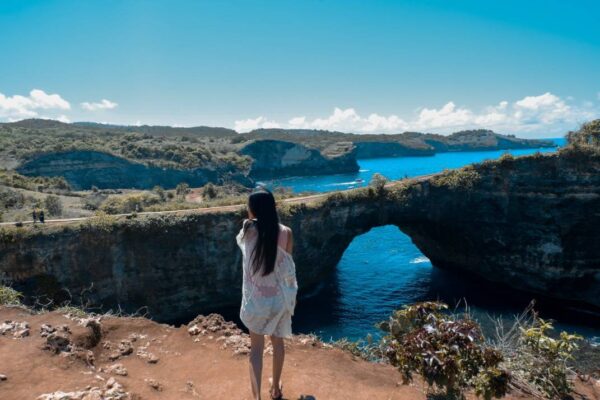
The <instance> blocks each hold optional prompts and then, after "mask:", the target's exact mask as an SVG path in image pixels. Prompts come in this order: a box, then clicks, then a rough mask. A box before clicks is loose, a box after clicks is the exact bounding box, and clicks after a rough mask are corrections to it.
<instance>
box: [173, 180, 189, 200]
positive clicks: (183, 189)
mask: <svg viewBox="0 0 600 400" xmlns="http://www.w3.org/2000/svg"><path fill="white" fill-rule="evenodd" d="M189 191H190V185H188V184H187V183H185V182H181V183H180V184H179V185H177V187H176V188H175V193H177V196H179V197H181V198H184V197H185V195H186V194H188V193H189Z"/></svg>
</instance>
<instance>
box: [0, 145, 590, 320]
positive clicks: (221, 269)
mask: <svg viewBox="0 0 600 400" xmlns="http://www.w3.org/2000/svg"><path fill="white" fill-rule="evenodd" d="M598 210H600V160H599V159H598V158H597V157H589V158H588V159H584V160H581V159H580V158H569V157H559V156H533V157H524V158H519V159H514V160H513V159H505V160H502V161H499V162H492V163H484V164H482V165H479V166H477V167H475V168H473V167H470V168H467V169H464V170H459V171H455V172H451V173H446V174H442V175H439V176H434V177H430V178H425V179H415V180H407V181H403V182H400V183H398V184H396V185H394V186H392V187H388V188H387V189H385V191H383V192H381V193H377V191H376V190H374V189H360V190H354V191H348V192H345V193H334V194H331V195H329V196H327V197H326V199H324V200H317V201H312V202H309V203H306V204H302V203H301V204H293V205H282V212H281V215H282V219H283V222H284V223H285V224H287V225H290V226H291V227H292V229H293V231H294V236H295V250H294V258H295V260H296V264H297V269H298V271H297V272H298V278H299V282H300V285H301V288H309V287H311V286H314V285H316V284H318V283H319V282H321V281H322V280H323V279H324V277H325V276H326V275H327V274H329V273H331V271H332V270H333V268H335V266H336V265H337V263H338V262H339V260H340V258H341V257H342V255H343V253H344V251H345V250H346V248H347V247H348V245H349V244H350V243H351V241H352V240H353V238H354V237H356V236H358V235H360V234H363V233H365V232H367V231H369V230H370V229H372V228H373V227H377V226H384V225H390V224H392V225H396V226H398V227H399V228H400V230H401V231H403V232H404V233H406V234H407V235H408V236H410V238H411V239H412V241H413V242H414V244H415V245H416V246H417V247H418V248H419V250H420V251H421V252H422V253H423V254H424V255H425V256H427V257H428V258H429V259H430V260H431V262H432V263H433V264H434V265H435V266H437V267H442V268H448V269H452V270H455V271H463V272H465V271H466V272H468V273H472V274H476V275H479V276H481V277H484V278H485V279H487V280H489V281H493V282H499V283H502V284H506V285H510V286H511V287H514V288H516V289H520V290H526V291H530V292H535V293H541V294H543V295H546V296H550V297H555V298H558V299H566V300H570V301H575V302H578V303H582V304H587V305H591V306H594V307H600V300H599V299H600V246H597V243H599V242H600V230H598V229H597V228H598V226H600V213H598ZM243 216H244V210H243V207H240V208H239V209H237V210H233V211H231V210H227V211H222V210H215V211H212V212H200V213H198V212H189V213H187V214H183V215H178V216H174V215H172V214H161V215H158V216H153V217H148V218H139V219H132V220H124V219H123V220H118V221H114V222H110V223H108V224H97V223H84V224H82V225H75V226H65V227H60V226H59V227H48V228H47V230H44V231H38V232H37V233H33V234H29V235H24V236H21V234H13V233H11V232H12V231H11V232H7V233H6V234H4V235H3V236H2V241H1V242H0V272H2V273H3V274H5V275H7V276H8V277H9V278H12V279H13V280H14V281H15V282H16V283H17V285H19V286H20V287H21V288H23V289H24V290H25V291H26V293H28V294H32V293H35V292H36V291H38V292H43V291H44V285H41V284H40V282H42V281H43V282H51V283H52V285H50V286H52V287H53V288H54V287H57V286H59V287H60V286H62V287H65V288H68V289H69V291H70V292H71V293H72V294H78V293H80V292H81V290H82V289H84V288H87V287H89V285H90V283H92V282H93V283H94V290H93V292H91V294H90V296H91V300H93V301H94V302H95V303H97V304H102V305H104V306H105V307H114V306H116V305H117V304H118V305H121V306H122V307H123V308H125V309H126V310H128V311H135V310H136V309H138V308H140V307H143V306H147V307H148V310H149V312H150V315H151V316H153V317H155V318H157V319H159V320H181V319H184V318H186V317H188V316H194V315H196V314H198V313H199V312H202V311H207V310H214V309H217V308H220V307H226V306H235V305H237V304H238V302H239V297H240V285H241V271H240V268H241V265H240V264H241V262H240V254H239V250H238V249H237V245H236V243H235V239H234V237H235V235H236V234H237V232H238V230H239V228H240V225H241V221H242V218H243ZM42 277H44V279H41V278H42Z"/></svg>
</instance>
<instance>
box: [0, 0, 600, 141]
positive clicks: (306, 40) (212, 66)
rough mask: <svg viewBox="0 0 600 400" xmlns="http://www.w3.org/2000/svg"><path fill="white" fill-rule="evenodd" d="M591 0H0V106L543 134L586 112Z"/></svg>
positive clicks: (593, 69)
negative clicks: (487, 128) (481, 129)
mask: <svg viewBox="0 0 600 400" xmlns="http://www.w3.org/2000/svg"><path fill="white" fill-rule="evenodd" d="M598 20H600V3H599V2H597V1H585V0H580V1H574V2H566V1H551V0H546V1H536V0H529V1H526V2H523V1H510V0H506V1H470V0H461V1H447V0H439V1H383V0H370V1H353V0H344V1H333V0H320V1H313V0H302V1H300V0H295V1H288V0H278V1H250V0H246V1H242V0H239V1H225V0H223V1H193V0H186V1H184V0H179V1H178V0H168V1H167V0H164V1H157V0H155V1H134V0H114V1H111V0H97V1H96V0H86V1H78V0H70V1H66V0H62V1H60V0H43V1H27V0H1V1H0V49H2V50H1V53H0V54H2V61H1V62H0V120H4V121H9V120H18V119H22V118H26V117H42V118H60V119H62V120H69V121H98V122H108V123H119V124H129V125H135V124H140V123H141V124H169V125H178V126H191V125H212V126H227V127H232V128H237V129H238V130H240V131H245V130H248V129H252V128H256V127H272V126H280V127H297V128H320V129H331V130H334V129H338V130H345V131H356V132H364V133H379V132H383V133H395V132H402V131H405V130H419V131H429V132H439V133H448V132H452V131H456V130H459V129H465V128H479V127H489V128H492V129H495V130H497V131H499V132H504V133H516V134H519V135H521V136H529V137H536V136H537V137H550V136H557V135H560V134H562V133H564V131H565V130H567V129H572V128H575V127H577V125H578V124H580V123H581V122H583V121H585V120H587V119H591V118H594V117H600V24H598Z"/></svg>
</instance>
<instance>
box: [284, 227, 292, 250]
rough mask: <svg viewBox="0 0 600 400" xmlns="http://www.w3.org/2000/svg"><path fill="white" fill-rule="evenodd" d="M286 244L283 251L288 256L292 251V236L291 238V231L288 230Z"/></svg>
mask: <svg viewBox="0 0 600 400" xmlns="http://www.w3.org/2000/svg"><path fill="white" fill-rule="evenodd" d="M287 235H288V237H287V244H286V245H285V251H287V252H288V253H289V254H292V250H293V248H294V236H292V230H291V229H290V228H288V230H287Z"/></svg>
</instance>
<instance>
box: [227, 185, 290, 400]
mask: <svg viewBox="0 0 600 400" xmlns="http://www.w3.org/2000/svg"><path fill="white" fill-rule="evenodd" d="M236 239H237V242H238V245H239V246H240V249H241V250H242V256H243V273H244V276H243V286H242V307H241V310H240V318H241V320H242V322H243V323H244V325H246V327H247V328H248V330H249V331H250V345H251V350H250V383H251V385H252V393H253V396H254V399H255V400H260V387H261V380H262V379H261V377H262V356H263V349H264V343H265V342H264V340H265V338H264V336H265V335H268V336H270V337H271V343H272V345H273V378H272V381H271V389H270V395H271V399H275V400H277V399H282V398H283V397H282V393H281V390H282V385H281V371H282V369H283V361H284V357H285V348H284V343H283V338H286V337H290V336H291V335H292V315H293V314H294V307H295V305H296V292H297V291H298V284H297V282H296V268H295V266H294V260H293V259H292V256H291V254H292V243H293V242H292V231H291V229H290V228H288V227H286V226H284V225H282V224H280V223H279V217H278V215H277V210H276V207H275V198H274V197H273V195H272V194H271V192H269V191H268V190H260V191H257V192H255V193H252V194H251V195H250V197H249V198H248V219H247V220H244V223H243V226H242V229H241V230H240V233H239V234H238V235H237V238H236Z"/></svg>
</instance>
